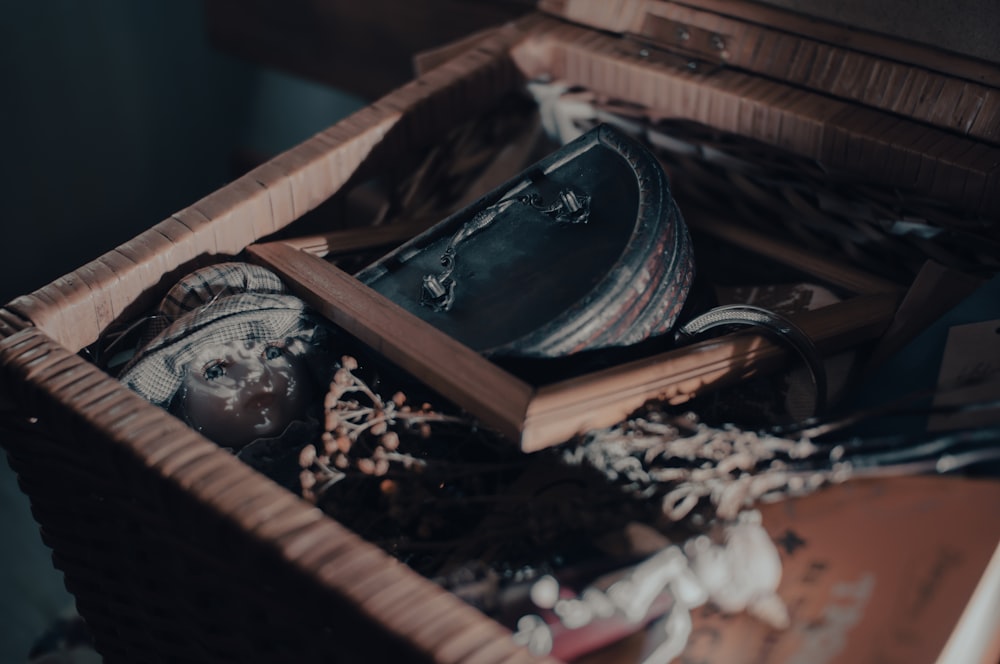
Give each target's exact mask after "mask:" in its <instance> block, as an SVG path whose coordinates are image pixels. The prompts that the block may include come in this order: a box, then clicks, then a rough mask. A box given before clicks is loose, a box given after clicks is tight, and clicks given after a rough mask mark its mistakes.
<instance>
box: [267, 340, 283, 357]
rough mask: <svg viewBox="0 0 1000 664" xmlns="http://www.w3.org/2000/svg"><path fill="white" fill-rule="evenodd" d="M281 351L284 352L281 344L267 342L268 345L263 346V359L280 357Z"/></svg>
mask: <svg viewBox="0 0 1000 664" xmlns="http://www.w3.org/2000/svg"><path fill="white" fill-rule="evenodd" d="M282 353H284V349H283V348H282V347H281V346H279V345H277V344H268V346H267V347H266V348H264V359H265V360H276V359H278V358H279V357H281V355H282Z"/></svg>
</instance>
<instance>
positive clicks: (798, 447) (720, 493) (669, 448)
mask: <svg viewBox="0 0 1000 664" xmlns="http://www.w3.org/2000/svg"><path fill="white" fill-rule="evenodd" d="M823 453H824V450H823V448H821V447H820V446H818V445H816V444H815V443H814V442H813V441H812V440H811V439H810V438H809V437H807V436H802V437H801V438H800V439H798V440H791V439H787V438H782V437H779V436H774V435H769V434H766V433H758V432H755V431H744V430H742V429H739V428H737V427H735V426H732V425H725V426H722V427H711V426H708V425H707V424H705V423H703V422H699V421H698V418H697V416H696V415H694V414H693V413H688V414H685V415H680V416H670V415H667V414H666V413H663V412H659V411H655V410H651V411H648V412H647V413H646V414H645V415H644V416H640V417H635V418H632V419H629V420H626V421H625V422H623V423H622V424H619V425H617V426H615V427H611V428H607V429H598V430H595V431H591V432H589V433H588V434H586V435H585V436H584V437H583V439H582V440H581V442H580V443H579V444H578V445H576V446H574V447H570V448H567V449H566V450H565V451H564V453H563V460H564V461H565V462H566V463H569V464H572V465H577V464H586V465H589V466H591V467H593V468H595V469H597V470H598V471H600V472H601V473H602V474H604V476H605V477H607V478H608V479H609V480H611V481H613V482H617V483H619V484H620V485H621V486H622V488H623V489H625V490H626V491H628V492H629V493H632V494H634V495H636V496H637V497H642V498H651V497H654V496H659V497H660V499H661V504H662V510H663V516H664V517H666V518H667V519H668V520H669V521H674V522H676V521H680V520H682V519H684V518H686V517H688V516H689V515H690V514H692V512H693V510H694V509H695V508H696V507H697V506H699V504H701V503H702V500H703V499H705V500H706V501H707V502H708V503H709V504H710V505H711V508H712V510H713V512H714V515H713V516H715V517H718V518H719V519H722V520H725V521H728V520H732V519H734V518H736V516H737V515H738V514H739V513H740V512H741V511H742V510H744V509H747V508H750V507H752V506H753V505H754V504H756V503H757V502H759V501H768V500H771V499H776V498H780V497H786V496H791V495H801V494H804V493H808V492H810V491H813V490H815V489H816V488H818V487H820V486H822V485H824V484H828V483H832V482H841V481H843V480H844V479H846V478H847V476H849V474H850V466H849V465H848V464H845V463H842V462H839V461H837V460H836V458H832V459H830V464H829V466H828V467H824V468H819V469H808V470H802V469H800V468H798V467H797V464H795V463H794V462H797V461H803V460H806V459H812V458H816V457H818V456H821V455H823ZM833 456H834V457H835V456H836V454H834V455H833Z"/></svg>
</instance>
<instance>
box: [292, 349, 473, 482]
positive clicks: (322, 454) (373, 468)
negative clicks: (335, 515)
mask: <svg viewBox="0 0 1000 664" xmlns="http://www.w3.org/2000/svg"><path fill="white" fill-rule="evenodd" d="M357 370H358V361H357V359H355V358H354V357H352V356H349V355H345V356H344V357H342V358H341V361H340V368H338V369H337V371H336V372H335V373H334V376H333V380H332V381H331V382H330V388H329V391H328V392H327V394H326V396H325V398H324V400H323V410H324V421H323V434H322V435H321V437H320V441H319V445H318V446H317V445H316V444H309V445H306V446H305V447H304V448H303V449H302V451H301V453H300V455H299V465H300V466H301V467H302V473H301V475H300V481H301V484H302V491H303V496H304V497H305V498H307V499H308V500H311V501H313V502H315V501H316V500H317V499H318V498H319V497H320V496H322V495H323V493H324V492H326V491H327V490H328V489H329V488H330V487H331V486H333V485H334V484H336V483H337V482H339V481H340V480H342V479H343V478H344V477H346V474H347V472H349V471H351V470H354V471H357V472H359V473H361V474H364V475H372V476H376V477H384V476H386V475H387V474H388V473H389V468H390V464H393V463H395V464H398V465H399V466H401V467H402V468H403V469H404V470H407V471H413V470H416V471H419V470H421V469H423V468H424V467H425V466H426V465H427V462H426V461H424V460H423V459H420V458H417V457H415V456H413V455H411V454H407V453H402V452H399V444H400V433H401V432H407V433H416V434H418V435H419V436H420V437H422V438H428V437H429V436H430V433H431V428H430V427H431V424H433V423H453V424H462V425H465V426H467V427H469V428H472V426H473V423H472V422H471V421H470V420H468V419H466V418H462V417H457V416H452V415H445V414H442V413H439V412H437V411H435V410H434V409H433V408H432V407H431V405H430V404H429V403H423V404H421V406H420V407H419V408H416V409H414V408H413V407H411V406H410V405H409V404H408V403H407V396H406V395H405V394H404V393H403V392H396V393H395V394H393V396H392V398H391V399H384V398H383V397H382V396H381V395H380V394H378V393H376V392H375V391H374V390H372V389H371V387H369V385H368V384H367V383H366V382H365V381H364V380H362V379H361V378H360V377H358V376H357V374H356V373H355V372H356V371H357ZM362 440H364V442H365V444H364V445H362V446H360V447H359V446H358V443H359V441H362ZM388 486H389V485H387V488H388Z"/></svg>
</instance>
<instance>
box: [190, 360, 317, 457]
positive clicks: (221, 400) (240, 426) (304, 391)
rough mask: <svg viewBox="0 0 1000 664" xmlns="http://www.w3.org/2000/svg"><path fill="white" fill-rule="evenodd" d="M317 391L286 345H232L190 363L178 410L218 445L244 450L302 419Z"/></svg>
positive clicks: (302, 363) (303, 364) (300, 361)
mask: <svg viewBox="0 0 1000 664" xmlns="http://www.w3.org/2000/svg"><path fill="white" fill-rule="evenodd" d="M293 343H295V342H293ZM312 392H313V390H312V379H311V377H310V375H309V373H308V371H307V369H306V359H305V358H304V357H303V355H302V354H300V353H295V352H292V349H291V348H289V347H287V346H286V345H285V344H284V343H264V342H254V341H231V342H228V343H225V344H218V345H214V346H211V347H208V348H206V349H204V351H203V352H201V353H199V355H198V356H197V357H196V358H195V359H194V360H193V361H191V362H190V363H189V364H188V366H187V373H186V375H185V378H184V383H183V385H182V387H181V390H180V393H179V397H178V398H179V402H178V403H177V404H176V407H175V408H174V412H175V413H176V414H178V415H179V416H180V417H182V418H183V419H184V420H185V421H186V422H187V423H188V424H189V425H191V426H192V427H193V428H194V429H196V430H198V431H199V432H201V433H202V434H204V435H205V436H206V437H208V438H209V439H211V440H213V441H215V442H216V443H218V444H219V445H222V446H224V447H232V448H235V449H239V448H241V447H243V446H244V445H246V444H248V443H251V442H253V441H254V440H256V439H258V438H264V437H268V436H277V435H278V434H280V433H281V432H282V431H284V430H285V427H286V426H288V424H289V423H290V422H292V421H293V420H297V419H302V418H303V416H304V415H305V412H306V410H307V409H308V408H309V406H310V405H311V403H312V396H313V394H312Z"/></svg>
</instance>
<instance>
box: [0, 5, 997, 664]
mask: <svg viewBox="0 0 1000 664" xmlns="http://www.w3.org/2000/svg"><path fill="white" fill-rule="evenodd" d="M633 46H634V42H633V41H631V40H629V39H627V38H626V39H618V38H616V37H614V36H609V35H607V34H599V33H596V32H593V31H590V30H588V29H585V28H581V27H579V26H575V25H570V24H566V23H562V22H559V21H556V20H553V19H551V18H548V17H542V16H540V15H532V16H529V17H528V18H526V19H523V20H521V21H520V22H518V23H516V24H511V25H508V26H505V27H504V28H501V29H498V30H496V31H494V32H492V33H490V34H488V35H486V36H484V37H483V38H482V39H480V40H478V42H477V43H476V44H475V45H473V46H472V47H471V48H469V49H468V50H466V51H464V52H463V53H462V54H461V57H457V58H454V59H451V60H448V61H446V62H445V63H444V64H440V65H439V66H436V67H434V68H433V69H431V70H429V71H427V72H426V73H425V74H423V75H422V76H421V77H420V78H419V79H417V80H415V81H414V82H413V83H410V84H408V85H406V86H404V87H402V88H400V89H399V90H397V91H395V92H393V93H392V94H390V95H388V96H386V97H385V98H383V99H381V100H379V101H378V102H376V103H374V104H372V105H371V106H369V107H367V108H366V109H364V110H362V111H360V112H358V113H356V114H355V115H353V116H351V117H350V118H348V119H346V120H344V121H343V122H340V123H338V124H337V125H335V126H333V127H332V128H330V129H328V130H326V131H324V132H322V133H320V134H317V135H316V136H314V137H313V138H311V139H309V140H308V141H306V142H305V143H303V144H301V145H299V146H298V147H296V148H294V149H292V150H290V151H288V152H286V153H284V154H282V155H280V156H279V157H277V158H275V159H273V160H272V161H270V162H268V163H266V164H265V165H263V166H261V167H259V168H257V169H255V170H254V171H252V172H251V173H249V174H247V175H245V176H243V177H241V178H239V179H238V180H236V181H234V182H233V183H231V184H229V185H228V186H226V187H224V188H223V189H221V190H219V191H217V192H215V193H213V194H211V195H209V196H208V197H206V198H204V199H203V200H201V201H199V202H197V203H195V204H194V205H192V206H191V207H188V208H186V209H184V210H182V211H180V212H178V213H177V214H175V215H173V216H172V217H171V218H169V219H167V220H165V221H163V222H161V223H159V224H157V225H156V226H154V227H153V228H151V229H150V230H149V231H147V232H145V233H143V234H141V235H139V236H138V237H136V238H135V239H134V240H132V241H130V242H128V243H126V244H124V245H122V246H121V247H119V248H117V249H115V250H113V251H111V252H109V253H108V254H105V255H104V256H101V257H100V258H98V259H96V260H95V261H93V262H91V263H88V264H87V265H85V266H83V267H81V268H80V269H78V270H76V271H75V272H73V273H71V274H69V275H66V276H65V277H63V278H61V279H59V280H57V281H55V282H53V283H52V284H49V285H48V286H46V287H44V288H42V289H40V290H38V291H36V292H35V293H32V294H30V295H26V296H23V297H20V298H17V299H16V300H14V301H12V302H11V303H9V304H8V305H7V306H6V307H5V308H4V309H3V310H0V333H2V339H0V381H2V382H0V389H2V394H3V395H4V397H5V399H4V402H5V404H6V406H5V408H4V411H3V413H2V415H3V419H2V424H3V446H4V448H5V449H6V451H7V453H8V455H9V459H10V462H11V465H12V466H13V468H14V469H15V471H16V472H17V473H18V475H19V477H20V481H21V487H22V489H23V490H24V491H25V493H27V494H28V495H29V496H30V498H31V502H32V510H33V513H34V516H35V518H36V520H37V521H38V522H39V523H40V524H41V527H42V533H43V539H44V541H45V542H46V544H48V545H49V546H50V547H51V548H52V550H53V559H54V563H55V565H56V567H57V568H59V569H60V570H62V571H63V572H64V574H65V577H66V584H67V587H68V588H69V590H70V591H71V592H72V593H73V594H74V595H75V596H76V598H77V602H78V608H79V611H80V613H81V615H83V616H84V618H85V619H86V621H87V623H88V625H89V626H90V627H91V629H92V631H93V633H94V636H95V640H96V645H97V648H98V649H99V650H100V651H101V653H102V654H103V655H104V656H105V659H106V661H108V662H228V661H232V662H274V661H300V662H311V661H316V662H319V661H366V662H371V661H425V660H426V661H435V662H458V661H462V662H470V663H472V662H475V663H481V664H487V663H490V662H496V663H499V662H507V663H513V662H520V661H536V660H537V659H540V658H536V657H534V656H533V655H531V654H530V653H528V652H527V651H526V650H525V649H524V648H523V647H520V646H518V645H516V644H515V643H514V642H513V641H512V640H511V639H510V633H509V632H508V631H507V630H505V629H504V628H502V627H501V626H500V625H499V624H497V623H495V622H493V621H491V620H489V619H487V618H486V617H484V616H483V615H482V614H480V613H479V612H477V611H476V610H474V609H473V608H471V607H469V606H468V605H466V604H465V603H464V602H462V601H461V600H459V599H458V598H457V597H455V596H453V595H450V594H449V593H447V592H445V591H444V590H442V589H440V588H439V587H438V586H436V585H434V584H432V583H431V582H429V581H427V580H425V579H424V578H422V577H420V576H418V575H416V574H415V573H413V572H412V571H410V570H409V569H408V568H407V567H405V566H404V565H402V564H400V563H399V562H397V561H395V560H394V559H393V558H391V557H390V556H388V555H387V554H385V553H383V552H382V551H381V550H379V549H377V548H376V547H375V546H373V545H371V544H369V543H367V542H364V541H362V540H360V539H359V538H358V537H356V536H355V535H353V534H352V533H351V532H349V531H348V530H347V529H345V528H344V527H342V526H340V525H339V524H337V523H336V522H334V521H333V520H331V519H329V518H327V517H326V516H324V515H323V514H322V513H321V512H320V511H319V510H318V509H316V508H314V507H312V506H310V505H309V504H307V503H306V502H304V501H302V500H301V499H299V498H298V497H297V496H295V495H293V494H291V493H289V492H287V491H285V490H283V489H281V488H280V487H278V486H277V485H275V484H273V483H272V482H271V481H269V480H268V479H266V478H264V477H263V476H262V475H259V474H257V473H256V472H254V471H253V470H251V469H250V468H248V467H246V466H244V465H243V464H242V463H241V462H239V461H238V460H237V459H235V458H234V457H233V456H232V455H230V454H228V453H227V452H224V451H222V450H220V449H219V448H217V447H216V446H215V445H214V444H212V443H210V442H209V441H208V440H206V439H204V438H202V437H201V436H200V435H198V434H197V433H195V432H193V431H191V430H190V429H188V428H187V427H185V426H184V425H183V424H182V423H181V422H180V421H178V420H176V419H175V418H173V417H171V416H169V415H167V414H166V413H165V412H163V411H161V410H159V409H157V408H155V407H153V406H151V405H149V404H147V403H146V402H144V401H143V400H142V399H141V398H139V397H138V396H136V395H134V394H132V393H131V392H129V391H128V390H127V389H125V388H124V387H123V386H122V385H120V384H119V383H118V382H117V381H116V380H114V379H113V378H111V377H109V376H108V375H107V374H105V373H104V372H102V371H101V370H100V369H98V368H97V367H96V366H94V365H93V364H91V363H90V362H88V361H87V359H85V358H84V357H83V356H81V355H80V354H79V351H81V349H84V348H85V347H87V346H88V345H90V344H92V343H93V342H95V341H96V340H97V339H98V338H99V337H101V335H102V334H103V333H104V332H105V331H107V330H108V329H109V328H112V327H114V326H117V325H122V324H124V323H126V322H127V321H129V320H132V319H134V318H135V317H137V316H139V315H140V314H141V313H142V312H143V311H144V310H146V309H147V308H149V307H151V306H152V304H153V303H154V302H155V301H156V300H157V299H158V298H159V297H160V296H161V295H162V293H163V292H164V291H165V289H166V288H167V287H168V286H169V285H170V284H172V283H173V282H174V280H175V279H176V278H177V277H179V276H180V275H182V274H184V273H186V272H187V271H189V270H191V269H192V268H194V267H196V266H199V265H201V264H204V263H208V262H214V261H217V260H220V259H222V258H224V257H227V256H233V255H236V254H239V253H240V252H241V251H243V250H244V249H245V248H246V247H247V246H248V245H250V244H252V243H254V242H256V241H258V240H260V239H262V238H264V237H266V236H270V235H273V234H275V233H278V232H280V231H282V230H283V229H285V228H286V227H288V226H289V225H290V224H292V223H293V222H295V221H296V220H298V219H300V218H302V217H303V216H304V215H306V213H307V212H309V211H311V210H313V209H315V208H317V207H318V206H320V205H321V204H322V203H324V202H325V201H327V200H328V199H330V198H331V196H333V195H334V194H335V193H336V192H338V191H339V190H341V189H342V188H343V187H344V186H345V185H347V184H348V183H357V182H361V181H364V180H365V179H366V178H368V177H370V176H371V175H372V174H375V173H379V172H381V171H384V170H391V169H392V168H393V167H394V165H395V164H396V162H397V160H398V157H399V155H412V154H419V153H421V152H423V151H426V150H427V149H428V148H429V147H430V146H432V145H433V144H434V143H435V142H436V141H437V140H438V139H439V138H440V137H441V136H443V135H445V134H446V132H447V131H448V130H449V129H450V128H452V127H453V126H456V125H458V124H461V122H462V121H463V120H464V119H466V118H472V117H476V116H477V115H480V114H482V113H484V112H485V111H487V110H488V109H490V108H492V107H494V106H496V105H497V103H498V102H499V101H500V100H501V98H503V97H504V96H505V95H506V94H507V93H508V92H509V91H511V90H514V89H519V88H520V87H521V86H522V83H523V79H524V77H525V75H528V76H536V75H539V74H541V73H542V72H543V70H547V71H548V73H550V74H552V75H555V76H558V77H559V78H563V79H566V80H570V81H577V82H580V83H586V84H587V85H588V87H591V88H593V89H596V90H599V91H600V92H602V93H604V94H607V95H610V96H613V97H615V98H618V99H624V100H627V101H630V102H632V103H635V104H643V105H645V106H648V107H650V108H654V109H658V113H660V114H661V115H669V114H671V113H674V114H677V115H680V116H682V117H687V118H689V119H695V120H699V121H702V122H707V123H708V124H710V125H713V126H716V127H718V128H721V129H728V130H731V131H739V132H740V133H744V134H748V135H750V136H753V137H756V138H758V139H771V140H770V141H769V142H773V143H776V144H779V145H782V146H784V147H786V148H790V149H792V151H793V152H798V153H799V154H805V155H807V156H809V157H812V158H816V159H820V160H821V161H823V160H827V159H826V157H829V158H830V159H829V160H832V162H834V165H836V166H837V167H840V168H844V169H848V170H850V169H851V167H853V166H864V165H865V164H866V163H868V162H867V161H866V160H865V159H864V158H860V157H856V156H855V155H854V152H853V147H852V146H854V145H857V146H858V148H859V150H860V152H859V154H861V153H865V151H866V150H868V149H869V148H875V147H878V146H880V145H881V147H882V149H883V152H884V153H885V155H886V162H885V163H886V164H887V166H886V167H885V168H884V170H885V175H886V180H887V181H888V182H889V184H900V183H901V182H902V181H903V180H904V179H905V178H906V177H907V174H908V173H910V170H912V168H913V164H914V161H913V160H916V162H920V161H921V160H926V159H928V157H927V156H926V155H925V154H922V153H920V152H919V151H915V150H917V148H914V149H913V150H910V149H908V148H907V147H906V146H908V145H909V135H908V134H906V131H904V130H903V129H901V130H899V132H897V135H896V136H894V138H893V141H895V143H892V144H890V145H888V147H886V145H885V144H883V143H880V142H879V137H880V136H881V134H882V133H883V130H881V129H880V130H879V132H878V134H876V133H875V130H874V129H870V128H869V126H868V125H867V124H865V123H864V122H860V123H855V124H854V125H852V124H851V123H852V122H855V121H854V120H851V121H848V119H844V118H846V114H842V117H840V118H839V119H838V117H834V116H835V114H834V113H827V114H826V116H825V117H826V118H827V120H828V121H829V122H828V124H827V125H826V126H825V127H824V126H823V125H822V123H820V122H818V121H817V120H816V118H815V117H806V116H804V115H801V114H799V113H798V112H797V111H796V110H795V108H796V107H795V105H794V103H793V102H792V100H788V99H786V100H785V101H784V102H783V103H781V104H777V105H773V106H768V105H766V104H765V100H764V99H763V98H762V97H761V96H760V95H756V92H761V91H763V90H764V88H765V87H766V86H763V87H757V88H746V89H744V88H736V89H734V88H732V87H730V86H728V85H724V83H725V81H721V79H719V77H718V76H716V77H714V78H713V77H712V76H711V75H708V74H704V73H699V72H691V71H689V70H688V69H687V68H686V67H681V68H678V67H677V66H676V64H675V63H673V62H668V61H657V59H656V58H650V57H648V53H647V54H641V53H640V52H639V50H638V49H634V48H633ZM512 54H513V57H512ZM725 76H729V74H728V73H726V74H725ZM700 77H701V78H700ZM702 79H704V80H702ZM639 81H642V82H643V84H642V85H639V84H638V82H639ZM668 91H669V93H670V96H671V99H676V100H678V103H679V104H681V105H682V106H683V108H681V107H680V106H678V107H677V108H670V105H669V104H667V105H664V104H662V103H661V102H662V99H661V96H662V95H665V94H667V92H668ZM650 95H652V98H650ZM845 104H846V102H845ZM768 109H772V110H768ZM860 112H861V111H859V113H860ZM865 112H867V113H872V114H877V113H878V111H865ZM862 114H863V113H862ZM878 117H880V118H881V115H879V116H878ZM739 118H744V119H746V118H752V121H751V122H750V124H749V125H746V124H745V123H744V121H743V120H740V119H739ZM900 123H901V126H903V127H904V129H905V128H906V127H909V126H910V125H907V124H906V122H904V121H900ZM854 126H861V127H863V128H862V129H858V130H856V131H855V130H853V129H852V127H854ZM810 128H812V129H810ZM741 130H742V131H741ZM927 132H931V133H934V132H937V133H935V134H934V135H935V136H937V135H938V134H940V135H941V136H946V137H951V138H952V139H953V140H954V142H955V145H956V146H957V147H956V148H955V149H954V150H951V151H948V154H949V155H957V156H956V158H954V159H952V158H950V157H949V158H948V159H944V158H942V159H941V160H940V161H939V162H937V164H938V168H937V170H936V171H935V174H934V175H933V176H928V177H927V178H926V181H925V180H921V182H922V183H923V184H925V185H926V187H927V190H928V191H929V192H930V193H932V194H936V195H940V196H941V197H942V198H943V199H944V200H946V201H951V200H957V199H961V200H962V201H966V202H967V201H969V200H972V201H974V204H973V205H972V210H971V212H972V213H974V214H975V213H983V212H995V211H996V209H997V207H998V201H1000V198H998V197H1000V187H998V186H996V185H995V183H996V181H997V177H1000V169H996V168H993V170H989V169H988V168H986V167H984V166H983V164H985V163H986V162H987V161H988V160H989V159H996V155H997V154H1000V149H998V148H996V147H995V146H991V145H989V144H986V143H981V142H978V141H977V140H974V139H973V138H965V137H962V136H958V135H954V136H952V135H950V134H946V133H945V130H944V129H927V128H926V127H924V133H925V134H926V133H927ZM842 141H846V146H847V147H845V144H843V143H842ZM931 143H934V145H937V144H938V143H937V142H935V141H931ZM896 148H898V149H896ZM855 170H856V169H855ZM932 170H933V169H932ZM921 173H923V171H921ZM956 173H957V174H958V175H955V174H956ZM979 176H981V177H979ZM977 177H978V178H979V179H976V178H977ZM956 179H957V180H956ZM955 181H961V183H962V185H961V186H960V187H959V189H960V191H959V192H958V195H957V196H956V195H955V193H954V191H953V189H952V187H953V185H954V182H955ZM973 190H974V191H973ZM970 191H971V192H972V193H973V194H974V195H971V196H970V195H969V193H970Z"/></svg>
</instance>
